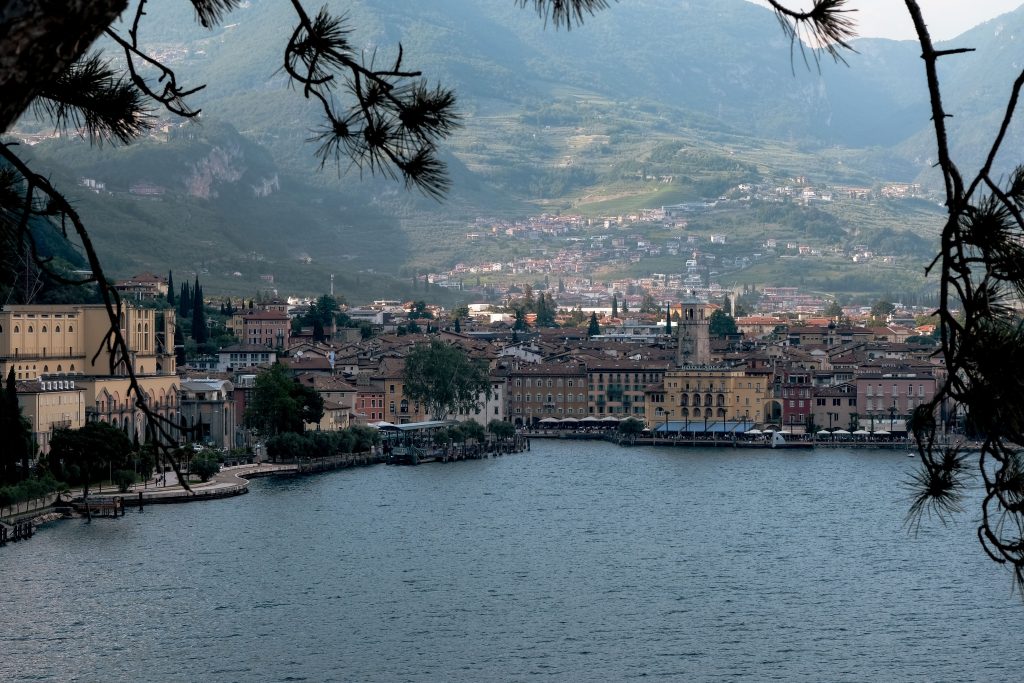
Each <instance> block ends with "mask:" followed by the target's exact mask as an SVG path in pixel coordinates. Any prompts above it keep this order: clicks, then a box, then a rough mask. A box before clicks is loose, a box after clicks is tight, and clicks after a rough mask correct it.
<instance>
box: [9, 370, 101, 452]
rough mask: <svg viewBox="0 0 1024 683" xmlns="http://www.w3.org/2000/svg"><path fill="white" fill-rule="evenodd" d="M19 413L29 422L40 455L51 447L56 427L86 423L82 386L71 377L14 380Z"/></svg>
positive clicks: (76, 426)
mask: <svg viewBox="0 0 1024 683" xmlns="http://www.w3.org/2000/svg"><path fill="white" fill-rule="evenodd" d="M15 387H16V388H17V392H18V405H19V406H20V407H21V414H22V416H23V417H24V418H25V419H26V420H28V421H29V422H30V423H31V424H32V438H33V439H35V442H36V447H37V448H38V449H39V453H40V454H41V455H45V454H46V453H48V452H49V451H50V437H51V436H53V430H55V429H61V428H66V429H78V428H79V427H81V426H82V425H84V424H85V387H83V386H81V385H80V384H79V385H76V384H75V380H73V379H67V378H63V379H54V380H44V379H42V378H40V379H38V380H34V381H22V382H17V383H16V384H15Z"/></svg>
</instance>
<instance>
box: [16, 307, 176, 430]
mask: <svg viewBox="0 0 1024 683" xmlns="http://www.w3.org/2000/svg"><path fill="white" fill-rule="evenodd" d="M119 324H120V329H121V333H122V334H123V335H124V338H125V341H126V342H127V344H128V348H129V353H130V358H129V362H131V363H132V365H133V367H134V369H135V374H136V377H137V379H138V382H139V385H140V387H141V388H142V391H143V393H144V394H145V399H146V402H147V405H148V406H149V407H150V408H151V409H153V410H155V411H156V412H157V414H159V415H161V416H162V417H164V418H166V419H167V420H169V421H170V422H171V423H172V424H173V425H176V424H178V418H179V416H178V378H177V376H176V374H175V364H174V348H173V339H174V328H175V317H174V312H173V311H172V310H167V311H157V310H155V309H151V308H136V307H133V306H130V305H127V304H126V305H125V306H124V308H123V310H122V312H121V315H120V319H119ZM158 328H159V329H158ZM109 330H110V320H109V318H108V316H107V311H106V309H105V308H104V307H103V306H102V305H101V304H52V305H26V306H5V307H3V308H2V309H0V373H2V375H3V376H7V373H8V372H9V371H10V369H11V368H14V373H15V377H16V379H18V380H21V381H23V382H39V381H40V380H41V381H43V382H51V381H56V382H60V381H67V380H73V381H74V382H75V388H76V390H77V389H79V388H80V389H81V390H82V404H83V406H84V415H83V416H82V417H83V419H84V420H101V421H104V422H109V423H111V424H113V425H116V426H117V427H120V428H122V429H124V431H125V432H127V433H128V434H129V435H130V436H131V435H137V436H138V438H139V440H140V441H143V440H145V438H146V433H145V426H146V421H145V415H144V414H143V412H142V411H141V410H140V409H139V408H138V407H137V405H136V397H135V396H134V395H129V380H128V377H127V371H126V369H125V367H124V365H123V364H118V363H112V360H114V359H115V358H114V355H113V353H112V351H111V350H110V345H109V344H108V343H107V339H106V337H107V333H108V331H109ZM19 401H20V399H19ZM172 430H173V428H172ZM33 431H34V432H36V433H37V434H38V433H41V432H43V431H46V430H45V419H44V420H43V422H40V423H39V424H33ZM51 431H52V430H51ZM38 440H39V437H37V441H38ZM47 441H48V437H47Z"/></svg>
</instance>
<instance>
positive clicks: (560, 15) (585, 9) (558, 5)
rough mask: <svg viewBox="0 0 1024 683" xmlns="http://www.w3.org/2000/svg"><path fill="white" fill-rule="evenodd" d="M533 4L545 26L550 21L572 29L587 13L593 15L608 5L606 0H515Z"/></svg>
mask: <svg viewBox="0 0 1024 683" xmlns="http://www.w3.org/2000/svg"><path fill="white" fill-rule="evenodd" d="M531 3H532V4H533V8H534V9H535V10H536V12H537V14H538V15H539V16H541V17H543V19H544V25H545V26H547V24H548V22H549V21H550V22H551V24H552V25H553V26H554V27H555V28H560V27H564V28H565V30H567V31H568V30H570V29H572V27H573V25H574V24H575V25H577V26H579V25H580V24H582V23H583V20H584V19H585V18H586V16H587V15H591V16H592V15H594V14H596V13H597V12H599V11H600V10H603V9H606V8H607V7H608V6H609V2H608V0H516V5H518V6H519V7H526V6H527V5H529V4H531Z"/></svg>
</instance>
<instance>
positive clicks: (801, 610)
mask: <svg viewBox="0 0 1024 683" xmlns="http://www.w3.org/2000/svg"><path fill="white" fill-rule="evenodd" d="M914 462H915V461H914V460H911V459H909V458H907V457H906V455H905V454H904V453H902V452H874V451H842V450H839V451H825V450H818V451H816V452H813V453H807V452H785V451H764V452H756V453H755V452H750V451H734V450H725V449H723V450H717V451H715V450H671V449H658V448H635V449H620V448H618V447H616V446H613V445H610V444H604V443H588V442H582V443H564V442H563V443H557V442H543V441H535V442H534V444H533V450H532V451H531V452H529V453H524V454H521V455H513V456H505V457H503V458H499V459H492V460H481V461H471V462H460V463H455V464H449V465H440V464H429V465H424V466H420V467H386V466H383V465H380V466H376V467H371V468H362V469H352V470H344V471H340V472H334V473H330V474H325V475H318V476H314V477H305V478H281V479H263V480H257V481H255V482H254V483H253V485H252V491H251V493H250V494H249V495H247V496H242V497H239V498H235V499H228V500H221V501H211V502H205V503H196V504H191V505H178V506H164V507H160V506H155V507H150V508H147V509H146V511H145V512H143V513H141V514H140V513H137V512H129V513H128V515H127V517H125V518H122V519H117V520H97V521H96V522H94V523H93V524H92V525H86V524H84V523H83V522H80V521H77V520H75V521H67V522H60V523H56V524H52V525H48V526H47V527H44V528H43V529H42V530H41V531H40V532H39V533H38V534H37V535H36V536H35V538H33V539H32V540H31V541H29V542H28V543H18V544H15V545H8V546H7V547H5V548H3V549H0V580H2V586H3V595H2V599H0V680H3V681H23V680H32V681H34V680H81V681H120V680H145V681H197V680H205V681H299V680H309V681H327V680H337V681H496V680H497V681H521V680H536V679H545V680H613V681H614V680H622V679H627V678H633V677H644V676H651V677H661V678H665V679H669V680H672V679H675V680H721V679H726V678H734V679H737V678H738V679H749V680H758V681H761V680H785V681H791V680H808V681H835V680H851V681H853V680H856V681H879V680H900V681H907V680H921V681H925V680H927V681H959V680H978V681H1000V680H1019V676H1020V671H1019V663H1020V662H1019V657H1018V656H1017V653H1019V652H1020V649H1021V645H1022V644H1024V607H1022V605H1021V600H1020V598H1019V596H1016V595H1011V592H1010V577H1009V574H1008V573H1007V572H1006V571H1004V570H1002V569H999V568H998V567H996V566H995V565H994V564H992V563H991V562H989V561H988V560H987V559H985V558H984V557H983V555H982V552H981V550H980V548H979V546H978V544H977V541H976V540H975V537H974V534H973V524H972V520H973V519H974V518H975V517H976V516H977V515H976V513H975V510H976V508H977V506H976V505H972V506H971V507H970V508H969V512H968V513H967V514H966V515H964V516H962V518H961V519H960V520H958V522H957V523H956V524H955V525H952V526H950V527H948V528H947V527H942V526H941V525H940V524H938V523H934V524H931V525H929V526H927V527H926V528H924V529H922V531H921V532H920V533H919V534H918V535H917V536H916V537H912V536H909V535H908V534H907V533H906V531H905V530H904V528H903V515H904V512H905V510H906V508H907V505H908V502H907V498H908V494H907V491H906V490H905V489H904V488H903V486H902V482H903V481H905V480H906V478H907V475H908V472H909V471H910V469H911V467H912V466H913V464H914ZM976 493H977V492H975V495H974V496H973V497H972V501H976V500H977V495H976Z"/></svg>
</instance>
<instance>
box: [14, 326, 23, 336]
mask: <svg viewBox="0 0 1024 683" xmlns="http://www.w3.org/2000/svg"><path fill="white" fill-rule="evenodd" d="M19 332H21V326H20V325H15V326H14V334H18V333H19Z"/></svg>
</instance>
